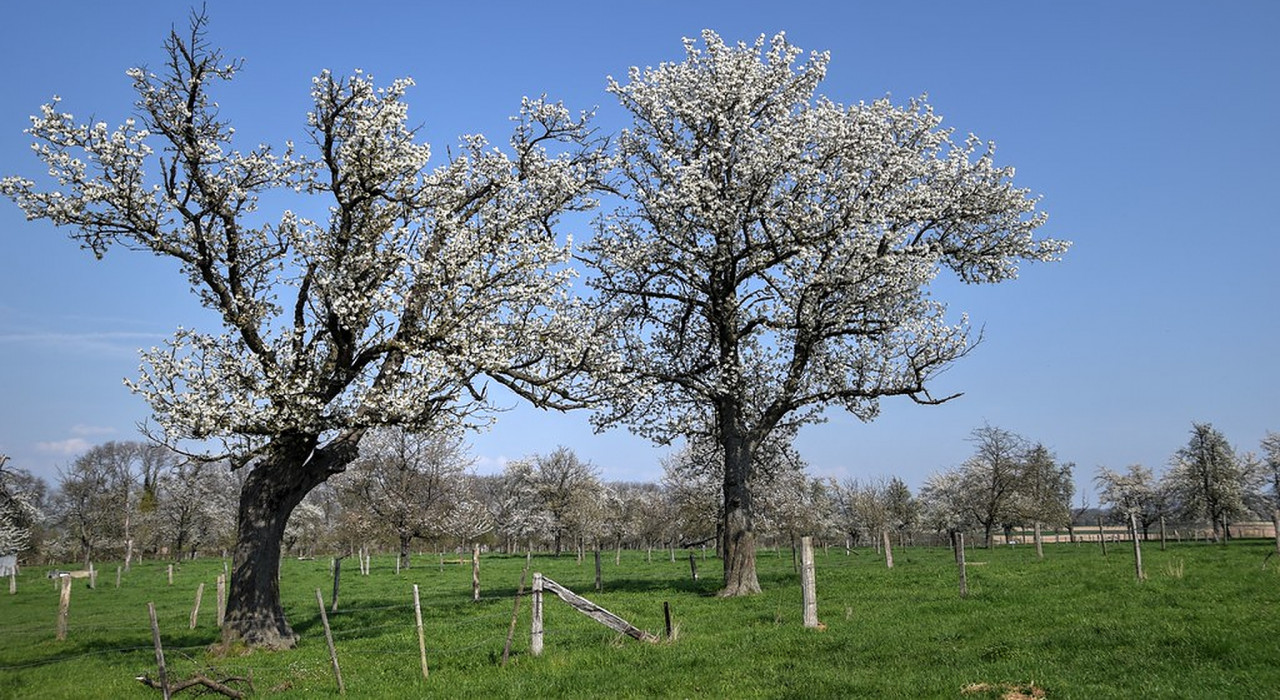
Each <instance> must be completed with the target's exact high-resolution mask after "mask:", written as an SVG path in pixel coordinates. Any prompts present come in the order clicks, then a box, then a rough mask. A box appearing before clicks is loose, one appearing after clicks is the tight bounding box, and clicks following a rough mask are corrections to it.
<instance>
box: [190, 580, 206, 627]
mask: <svg viewBox="0 0 1280 700" xmlns="http://www.w3.org/2000/svg"><path fill="white" fill-rule="evenodd" d="M202 598H204V581H201V582H200V585H199V586H197V587H196V604H195V605H193V606H191V625H190V626H189V627H188V629H195V628H196V619H197V618H198V617H199V616H200V600H201V599H202Z"/></svg>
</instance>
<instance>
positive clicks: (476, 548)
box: [471, 542, 480, 602]
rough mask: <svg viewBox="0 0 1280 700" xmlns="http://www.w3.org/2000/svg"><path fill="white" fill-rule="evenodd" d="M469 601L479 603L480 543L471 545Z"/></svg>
mask: <svg viewBox="0 0 1280 700" xmlns="http://www.w3.org/2000/svg"><path fill="white" fill-rule="evenodd" d="M471 599H472V600H473V601H475V602H480V543H479V542H476V543H475V544H472V545H471Z"/></svg>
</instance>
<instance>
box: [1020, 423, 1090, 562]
mask: <svg viewBox="0 0 1280 700" xmlns="http://www.w3.org/2000/svg"><path fill="white" fill-rule="evenodd" d="M1074 466H1075V465H1073V464H1071V463H1069V462H1058V458H1057V457H1056V456H1055V455H1054V454H1053V452H1051V451H1049V448H1047V447H1045V446H1044V445H1042V444H1039V443H1037V444H1036V445H1034V446H1032V447H1031V448H1030V449H1029V450H1028V451H1027V453H1026V456H1025V457H1024V458H1023V463H1022V478H1021V482H1022V483H1021V486H1020V489H1019V490H1020V495H1019V498H1018V501H1017V504H1018V505H1017V507H1018V510H1019V514H1020V515H1021V518H1022V520H1023V521H1024V522H1030V523H1031V524H1032V526H1033V527H1034V528H1035V544H1036V552H1037V554H1039V555H1040V556H1044V549H1043V542H1044V540H1043V535H1042V533H1041V528H1042V527H1043V526H1044V525H1053V526H1055V527H1057V526H1065V525H1066V524H1067V523H1068V522H1069V521H1070V520H1071V496H1073V495H1074V494H1075V492H1076V485H1075V482H1074V481H1073V480H1072V478H1071V471H1072V468H1073V467H1074Z"/></svg>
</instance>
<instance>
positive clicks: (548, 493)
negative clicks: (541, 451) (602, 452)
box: [528, 446, 603, 556]
mask: <svg viewBox="0 0 1280 700" xmlns="http://www.w3.org/2000/svg"><path fill="white" fill-rule="evenodd" d="M528 461H529V463H530V465H531V466H532V467H533V472H532V475H531V476H532V484H533V488H534V491H535V493H536V494H537V496H538V507H539V508H540V509H541V510H542V511H543V513H544V514H545V517H546V518H547V525H548V527H549V528H550V531H551V537H552V546H553V548H554V552H555V554H556V555H557V556H559V555H560V552H561V551H562V549H563V547H564V544H565V539H566V538H569V539H570V540H572V541H574V542H576V541H578V539H579V538H581V537H582V536H584V535H586V534H588V533H589V530H590V528H591V526H593V525H594V524H595V523H596V521H597V519H598V518H599V517H600V516H602V515H603V514H602V513H597V512H596V509H597V501H599V500H600V498H601V497H602V496H603V491H602V485H601V483H600V471H599V469H598V468H597V467H596V466H595V465H593V464H591V463H590V462H584V461H582V460H581V459H579V458H578V455H577V454H575V453H574V452H573V450H571V449H569V448H568V447H564V446H560V447H557V448H556V450H555V451H554V452H552V453H551V454H547V455H533V456H532V457H531V458H529V460H528Z"/></svg>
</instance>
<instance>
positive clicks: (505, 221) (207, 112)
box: [0, 15, 606, 645]
mask: <svg viewBox="0 0 1280 700" xmlns="http://www.w3.org/2000/svg"><path fill="white" fill-rule="evenodd" d="M205 26H206V19H205V17H204V16H202V15H201V16H196V17H194V18H193V21H192V23H191V33H190V34H189V35H187V36H180V35H179V34H178V33H176V32H175V33H173V34H172V35H171V36H170V38H169V40H168V41H167V42H166V49H167V54H168V61H167V64H166V66H165V68H164V70H163V71H161V72H160V73H159V74H157V73H151V72H148V71H145V70H142V69H134V70H131V71H130V72H129V76H130V77H131V78H132V80H133V84H134V88H135V89H136V91H137V94H138V96H139V97H138V102H137V109H138V114H139V115H140V118H139V120H137V121H135V120H128V121H126V122H125V123H124V124H123V125H122V126H120V127H118V128H116V129H111V128H109V127H108V126H107V125H106V124H103V123H98V124H89V125H83V124H77V123H76V122H75V120H74V118H73V117H72V116H71V115H70V114H67V113H64V112H62V111H60V109H59V105H58V103H57V100H56V99H55V101H54V103H52V104H49V105H46V106H45V107H44V108H43V109H42V111H41V113H40V114H39V115H37V116H35V117H33V118H32V126H31V128H30V130H29V133H30V134H31V135H32V136H33V137H34V138H35V141H36V145H35V147H34V148H35V151H36V153H37V155H38V156H39V157H40V158H41V159H42V160H43V161H44V162H45V163H46V165H47V166H48V172H49V176H50V178H51V179H52V182H51V183H50V182H49V181H45V182H43V183H39V184H38V183H36V182H35V181H32V180H29V179H25V178H21V177H7V178H4V179H3V181H0V188H2V190H3V193H4V194H5V195H6V196H8V197H10V198H11V199H13V200H14V201H15V202H17V203H18V205H19V206H21V207H22V208H23V209H24V210H25V211H26V213H27V216H28V218H31V219H47V220H49V221H51V222H53V223H54V224H56V225H59V226H66V227H69V228H71V229H72V230H73V232H72V234H71V235H72V236H73V237H74V238H76V239H78V240H79V241H81V242H82V243H83V244H84V246H86V247H88V248H90V249H91V250H93V251H94V253H96V254H98V255H102V254H103V252H104V251H106V250H107V249H109V248H111V247H115V246H120V247H125V248H130V249H138V250H144V251H150V252H153V253H155V254H158V255H162V256H165V257H168V258H172V259H174V260H176V261H177V262H178V263H179V264H180V265H181V268H182V270H183V272H184V273H185V274H186V276H187V278H188V280H189V283H190V285H191V288H192V290H193V291H194V292H195V294H196V295H197V296H198V297H199V299H200V301H201V303H202V304H204V305H205V306H206V307H208V308H210V309H212V310H214V311H215V312H217V313H218V314H219V315H220V316H221V318H222V321H223V328H222V329H221V331H219V332H213V333H210V332H202V331H197V330H193V329H187V328H183V329H179V330H178V332H177V333H176V334H175V336H174V337H173V339H172V340H171V341H169V342H168V344H167V345H166V346H165V347H161V348H152V349H151V350H149V351H146V352H144V353H143V364H142V369H141V375H140V376H139V377H138V379H137V380H135V381H131V382H129V385H130V387H131V388H132V389H133V390H134V391H136V392H137V393H139V394H140V395H142V396H143V397H144V398H145V399H146V400H147V401H148V402H149V403H150V404H151V407H152V409H153V412H154V416H155V419H156V421H157V423H158V424H159V425H160V426H161V427H162V428H163V431H164V435H165V437H166V438H167V439H169V440H182V439H196V440H210V439H217V440H221V441H223V444H225V445H226V446H227V448H228V452H229V453H230V455H231V456H232V457H233V458H234V459H236V460H237V461H238V463H240V464H251V465H254V469H253V471H252V472H251V475H250V476H249V477H248V480H247V482H246V487H245V492H244V495H242V503H241V514H240V521H241V526H240V540H241V547H242V548H243V547H245V546H246V544H245V541H246V538H250V539H254V538H256V539H260V540H262V541H261V542H259V543H257V545H254V546H260V547H261V548H264V549H272V548H275V549H276V550H278V534H279V533H278V532H275V531H276V530H280V531H282V529H283V526H284V519H287V516H288V513H289V511H290V510H292V507H293V506H294V505H296V504H297V502H298V501H299V500H300V499H301V498H302V496H304V495H305V494H306V492H307V491H309V490H310V489H311V488H312V487H314V486H315V485H316V484H318V483H320V482H322V481H323V480H324V479H325V478H327V476H328V475H330V474H333V473H336V472H339V471H341V470H342V469H344V468H345V466H346V465H347V464H348V463H349V462H350V461H351V460H352V459H353V458H354V457H355V455H356V444H357V443H358V441H359V439H360V437H361V436H362V434H363V433H364V431H365V430H367V429H368V428H370V427H375V426H379V425H388V424H396V425H402V426H404V427H406V428H407V429H409V430H416V429H422V428H429V427H438V426H439V425H440V424H441V423H442V422H449V421H455V422H456V421H464V422H465V421H467V420H468V417H469V416H470V417H474V416H477V415H478V412H482V411H484V410H485V409H487V408H489V402H488V396H487V394H486V391H485V386H486V385H485V382H486V381H487V380H492V381H495V382H498V383H500V384H502V385H504V386H506V387H508V388H509V389H511V390H512V391H514V392H515V393H516V394H517V395H519V396H522V397H524V398H527V399H529V400H531V401H533V402H535V403H537V404H538V405H541V406H547V407H555V408H573V407H577V406H580V405H582V403H583V400H582V397H583V396H584V395H585V394H586V393H589V390H590V387H588V386H587V385H586V382H587V380H585V379H584V378H583V377H584V375H583V374H582V372H581V370H582V369H584V367H585V366H586V361H587V359H588V354H589V352H588V351H589V348H588V347H587V345H586V343H587V341H588V340H590V338H591V336H592V333H591V332H590V329H584V328H583V327H582V326H581V325H580V319H581V318H583V316H582V314H580V313H578V308H577V305H576V303H575V302H574V301H573V300H572V297H571V295H570V293H569V292H570V285H571V281H572V276H573V271H572V269H571V268H570V267H569V266H568V264H567V263H568V262H569V258H570V247H569V245H568V244H567V243H565V242H562V241H559V240H557V237H556V235H554V233H553V227H554V226H555V224H556V222H557V218H558V216H559V215H560V214H561V213H562V212H565V211H569V210H575V209H580V208H585V207H588V206H591V205H592V204H593V202H592V201H591V199H590V195H591V193H592V191H593V189H594V187H595V186H596V183H597V181H598V176H599V174H600V172H601V170H602V168H603V167H604V165H605V163H606V158H605V157H604V156H603V155H602V154H601V153H600V152H599V149H598V148H596V144H595V143H594V142H593V137H592V135H591V131H590V129H589V127H588V125H587V116H586V115H579V116H575V115H572V114H571V113H570V112H569V111H568V110H567V109H565V108H564V107H563V106H561V105H559V104H555V103H551V102H548V101H546V100H542V99H528V100H526V101H525V102H524V104H522V105H521V109H520V113H519V115H518V116H517V117H516V118H515V119H514V122H515V129H514V133H513V135H512V137H511V139H510V142H509V144H508V147H507V148H499V147H496V146H493V145H491V144H489V143H488V142H487V141H486V140H485V139H484V138H483V137H481V136H467V137H465V138H464V139H463V142H462V144H461V147H460V148H459V149H458V151H457V152H456V153H453V154H450V156H449V157H448V158H447V159H446V161H445V162H444V163H443V164H441V165H439V166H436V167H434V169H431V168H429V167H428V160H429V157H430V155H431V149H430V148H429V146H428V145H426V144H423V143H419V142H418V141H417V140H416V138H415V129H414V128H413V127H411V126H410V124H409V123H408V115H407V105H406V103H405V101H404V97H405V91H406V90H407V89H408V88H409V87H410V86H411V85H412V81H410V80H396V81H394V82H392V83H391V84H390V85H387V86H385V87H377V86H376V85H375V84H374V82H373V80H372V78H371V77H370V76H368V75H365V74H363V73H360V72H356V73H355V74H354V75H352V76H350V77H348V78H339V77H335V76H334V75H333V74H331V73H329V72H327V71H326V72H323V73H321V74H320V75H319V76H318V77H316V78H315V79H314V81H313V84H312V89H311V95H312V98H313V100H314V108H313V110H312V111H311V112H310V114H309V115H308V120H307V123H308V128H307V131H306V138H305V141H306V148H300V149H298V150H295V149H294V147H293V145H292V143H291V142H288V145H287V146H286V147H285V148H284V150H282V151H281V150H279V149H276V148H273V147H271V146H267V145H261V146H258V147H256V148H253V149H252V150H249V151H247V152H246V151H241V150H238V149H237V148H236V147H235V146H234V145H233V136H234V129H233V128H232V127H231V126H230V125H229V124H228V123H226V122H225V121H223V120H221V118H220V116H219V106H218V104H217V103H216V102H215V101H214V98H213V96H212V95H211V92H210V91H211V89H213V88H214V87H215V86H216V85H217V84H218V83H221V82H223V81H228V80H230V79H232V78H233V77H234V75H235V74H236V73H237V72H238V70H239V68H240V64H239V63H236V62H230V63H228V62H225V61H224V60H223V58H222V56H221V55H220V53H219V52H217V51H216V50H212V49H210V48H209V46H208V45H207V43H206V41H205V37H204V30H205ZM275 192H283V194H277V195H274V196H275V197H286V196H292V197H295V198H297V199H300V200H303V201H305V202H306V204H305V206H306V207H308V208H307V209H303V210H301V211H284V212H283V213H281V214H280V215H279V216H277V217H276V218H275V219H274V220H271V219H269V218H268V217H267V216H266V215H265V214H264V213H262V212H259V210H258V207H259V204H260V202H262V201H264V200H263V196H264V195H266V194H267V193H275ZM271 201H273V202H274V201H277V200H276V199H274V198H273V199H272V200H271ZM317 202H318V203H319V206H318V207H317V206H316V203H317ZM258 491H264V492H266V493H268V495H265V496H264V495H262V494H261V493H257V492H258ZM251 492H253V493H255V494H256V495H254V496H253V498H252V499H251V498H250V494H251ZM254 499H256V500H254ZM250 500H253V503H256V504H257V505H256V506H254V507H257V508H266V509H267V510H272V509H274V510H276V511H278V512H277V513H276V514H274V515H271V516H267V515H265V514H262V513H257V514H254V513H246V508H248V507H250V506H251V505H253V504H251V503H249V501H250ZM264 504H266V505H264ZM277 519H278V520H279V522H278V523H276V522H275V520H277ZM250 521H252V522H250ZM246 527H257V528H259V529H262V528H266V530H270V531H272V533H273V534H264V533H265V532H266V531H265V530H264V533H259V535H253V536H251V535H250V534H249V533H247V532H246ZM250 549H252V547H250ZM254 556H255V555H251V554H250V552H249V550H244V551H241V550H239V549H238V554H237V557H238V563H237V568H236V571H237V574H236V576H237V577H240V576H242V574H241V573H240V572H241V569H242V567H246V566H247V564H246V562H247V561H248V560H249V559H253V558H254ZM270 556H275V557H278V553H277V554H275V555H269V556H268V558H270ZM242 559H243V560H242ZM255 561H257V560H255ZM252 566H253V567H257V568H262V571H263V572H264V574H263V576H262V577H260V578H265V579H270V581H262V582H261V584H262V585H264V586H266V587H267V588H271V587H274V586H275V584H274V581H275V567H274V564H273V563H272V562H270V561H265V560H261V561H259V563H257V564H253V565H252ZM268 570H269V571H270V574H269V575H266V572H267V571H268ZM237 583H240V591H241V593H244V592H245V590H246V586H249V585H250V584H248V583H247V579H244V578H239V579H237V578H236V577H233V582H232V589H233V593H232V597H231V600H230V601H229V603H228V605H229V607H228V620H229V628H230V629H231V631H232V633H233V634H237V635H239V636H241V637H243V638H245V639H246V640H247V641H249V642H250V643H252V644H256V643H260V642H261V643H263V644H266V645H278V644H283V645H289V644H291V643H292V639H293V635H292V632H291V631H290V630H289V629H288V626H287V624H285V623H284V618H283V615H282V614H280V613H279V603H278V590H276V591H270V590H266V589H264V593H263V595H265V596H266V599H268V602H267V603H265V604H267V605H272V604H273V605H274V607H275V610H276V614H275V615H274V617H273V616H271V615H265V614H258V612H256V611H260V610H261V605H263V603H261V602H260V601H259V602H247V601H242V600H240V598H239V597H238V594H237V592H236V588H237ZM252 585H258V584H252ZM263 619H267V620H268V623H267V624H266V625H263V624H258V623H257V622H255V620H263ZM277 623H278V624H277ZM268 627H271V628H272V631H264V630H266V629H267V628H268Z"/></svg>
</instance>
